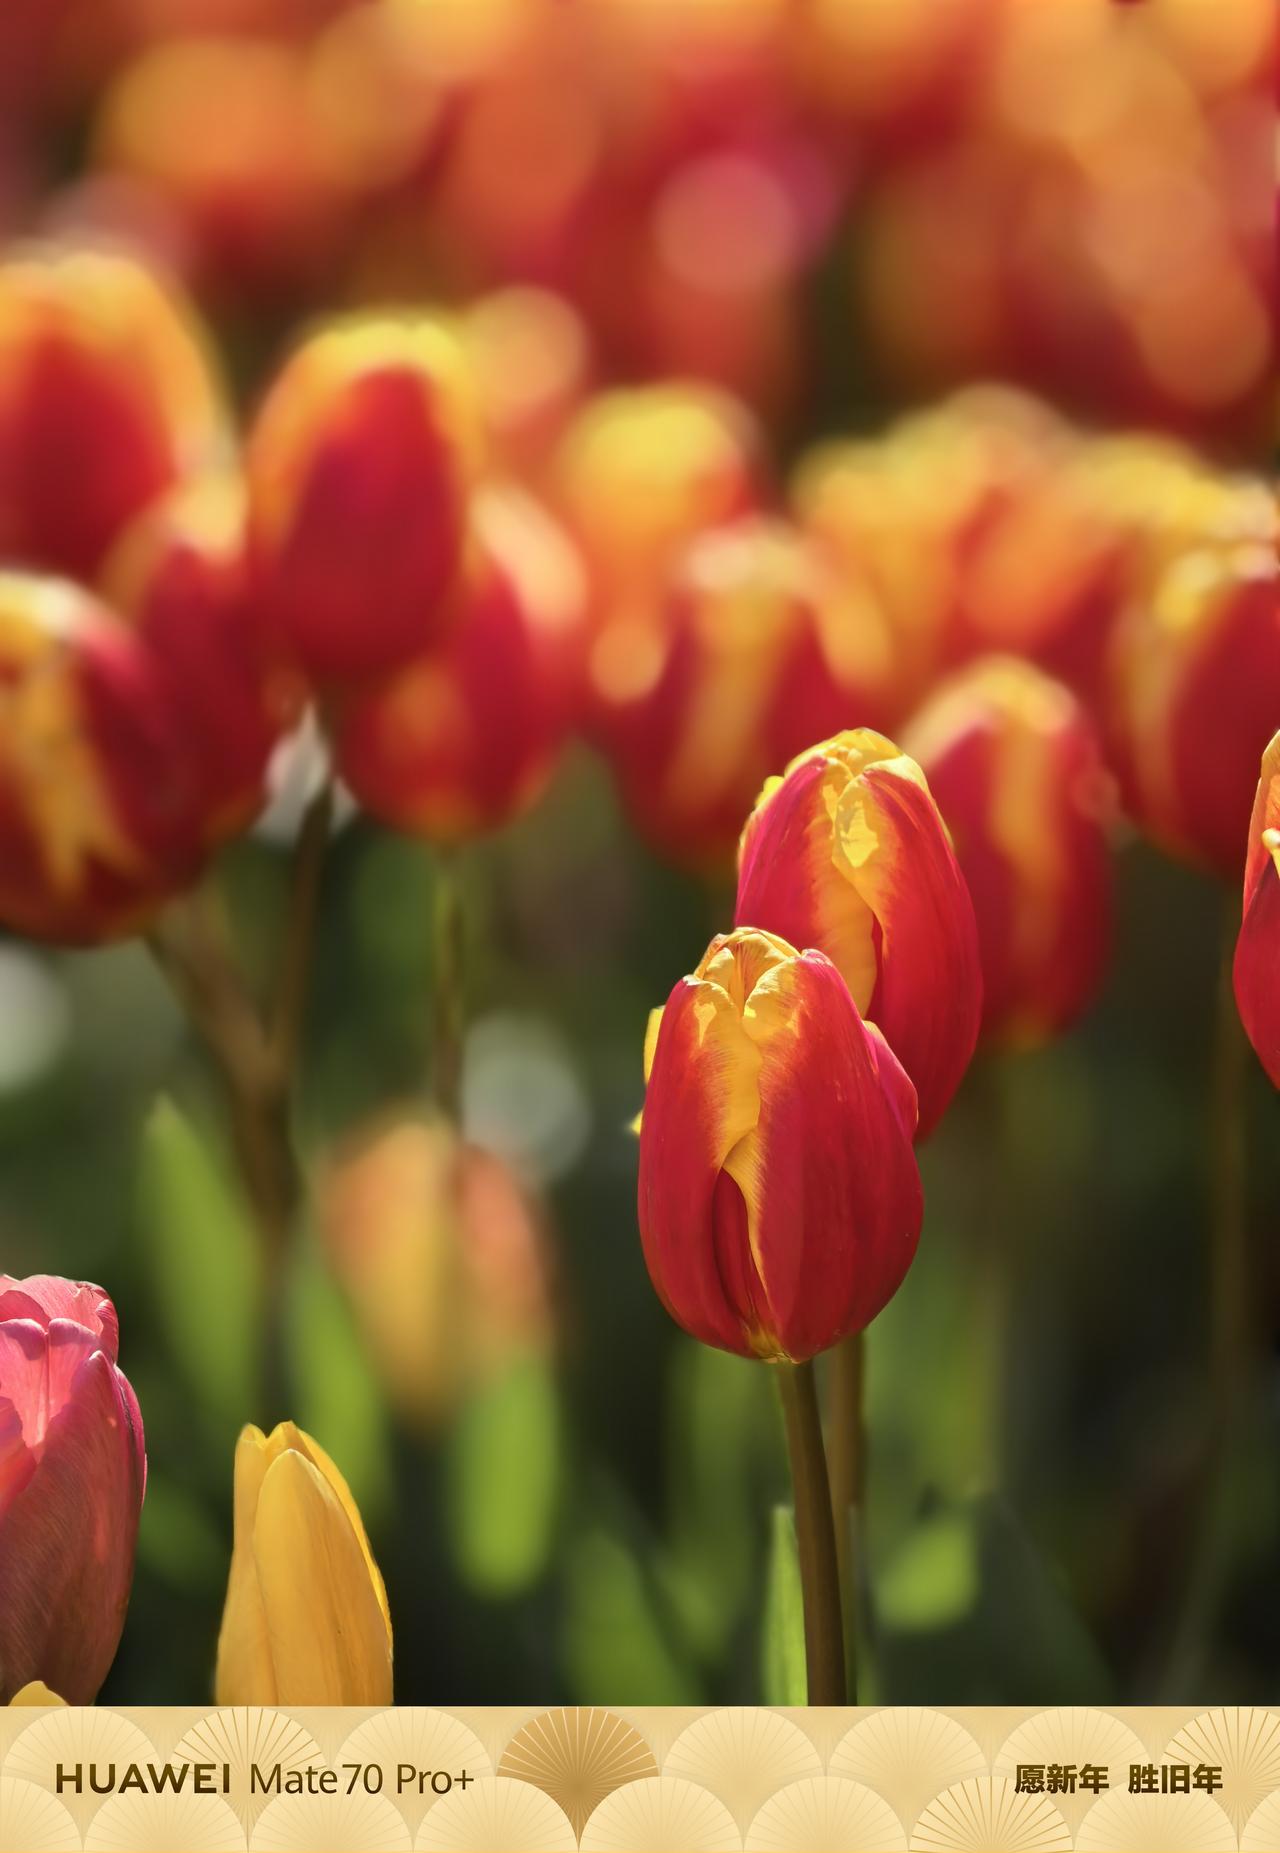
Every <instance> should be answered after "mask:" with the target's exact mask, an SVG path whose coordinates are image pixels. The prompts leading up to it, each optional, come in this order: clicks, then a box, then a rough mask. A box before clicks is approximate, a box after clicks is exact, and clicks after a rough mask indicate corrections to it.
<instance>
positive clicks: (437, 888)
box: [431, 851, 466, 1126]
mask: <svg viewBox="0 0 1280 1853" xmlns="http://www.w3.org/2000/svg"><path fill="white" fill-rule="evenodd" d="M432 902H433V906H432V942H433V952H434V957H433V961H432V997H431V1011H432V1039H431V1094H432V1099H433V1100H434V1102H435V1105H436V1107H437V1109H438V1110H439V1112H440V1113H441V1114H442V1116H443V1117H444V1118H445V1119H447V1120H449V1121H450V1122H451V1123H452V1124H453V1125H455V1126H458V1125H461V1123H462V1065H463V1047H464V1042H465V1037H466V991H465V974H466V959H465V924H466V923H465V918H464V909H463V896H462V881H461V868H460V865H459V861H458V856H457V852H456V851H441V853H440V854H439V855H438V857H437V859H436V871H435V885H434V889H433V894H432Z"/></svg>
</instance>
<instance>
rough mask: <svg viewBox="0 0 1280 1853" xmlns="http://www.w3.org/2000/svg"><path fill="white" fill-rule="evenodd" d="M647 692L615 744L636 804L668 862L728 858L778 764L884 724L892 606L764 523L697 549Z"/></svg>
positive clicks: (675, 580) (671, 599) (637, 697)
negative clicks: (865, 723)
mask: <svg viewBox="0 0 1280 1853" xmlns="http://www.w3.org/2000/svg"><path fill="white" fill-rule="evenodd" d="M663 625H664V630H665V638H664V642H663V645H662V654H661V658H660V660H659V662H658V663H657V664H656V666H655V667H654V668H653V669H652V670H651V672H650V675H649V679H648V682H647V684H646V685H644V686H643V687H642V688H640V689H638V690H637V691H636V692H635V693H634V694H633V696H632V698H631V699H630V700H629V701H627V702H625V703H621V702H620V703H619V704H618V706H617V708H616V709H615V712H614V715H613V719H612V724H611V727H610V731H609V734H608V737H607V739H606V740H605V742H604V745H605V750H606V752H607V753H608V755H609V758H610V761H611V763H612V765H613V768H614V771H615V772H616V774H617V777H618V782H619V785H620V787H621V791H622V796H623V800H624V802H625V804H626V807H627V810H628V812H629V813H630V815H631V817H632V819H633V820H634V822H635V824H636V826H637V828H638V829H639V830H640V832H641V834H642V835H644V836H645V837H646V838H647V839H648V840H649V841H650V842H651V843H652V844H653V845H654V846H655V847H656V848H657V849H658V850H660V851H661V852H662V853H663V854H665V855H668V856H670V857H672V859H673V860H675V861H679V862H687V863H692V864H695V865H697V864H699V863H704V864H705V863H711V864H714V863H716V862H723V863H724V864H726V865H727V864H728V862H729V861H730V859H731V857H732V855H733V849H734V845H735V844H736V843H737V840H738V837H739V835H740V833H741V829H742V820H743V818H744V817H745V816H746V814H747V812H748V810H749V809H750V806H751V802H752V800H753V798H754V797H755V796H756V794H757V792H758V791H759V789H760V786H761V783H762V782H763V780H764V778H765V776H766V774H767V773H768V771H769V768H770V767H771V766H776V765H778V764H780V763H783V762H785V761H786V759H787V758H788V757H789V756H790V755H791V754H792V753H795V752H797V751H799V749H800V748H801V747H802V746H804V745H805V744H806V742H808V741H810V740H813V739H820V738H821V737H822V736H823V735H824V734H826V733H829V732H830V731H831V730H832V728H835V727H840V726H842V725H845V724H847V723H848V722H849V721H852V720H862V719H868V718H876V719H878V718H880V716H879V710H878V707H877V696H876V690H877V688H878V685H879V675H880V671H881V668H882V666H883V663H884V660H885V639H884V630H883V624H882V620H881V614H880V611H879V608H878V607H877V606H876V605H875V604H874V603H873V602H871V600H870V599H868V598H867V597H866V595H865V593H864V592H863V590H862V589H861V588H860V587H859V586H858V585H856V584H855V583H850V582H847V581H844V580H842V579H840V578H839V577H837V576H836V575H835V574H834V573H832V572H830V571H829V570H828V568H827V567H826V565H825V563H824V562H823V560H822V559H821V557H820V556H819V555H818V554H817V552H816V551H815V549H814V548H813V547H812V545H811V544H810V543H809V542H808V541H806V540H805V538H804V537H803V535H801V534H799V533H797V532H796V531H795V530H794V529H793V528H790V527H788V526H787V525H786V524H784V523H782V522H778V521H771V520H767V519H764V518H763V517H755V518H750V519H748V520H745V521H741V522H736V523H734V524H732V525H731V526H728V527H723V528H720V529H718V530H717V531H716V532H715V533H712V534H707V535H705V536H704V537H703V538H702V539H700V540H698V541H695V542H694V543H693V545H692V546H690V547H689V548H688V550H687V551H686V552H685V554H684V555H683V557H682V558H681V560H680V562H679V565H678V567H677V568H676V570H675V571H674V572H673V574H672V576H671V582H670V585H669V588H668V594H667V600H666V604H665V607H664V611H663Z"/></svg>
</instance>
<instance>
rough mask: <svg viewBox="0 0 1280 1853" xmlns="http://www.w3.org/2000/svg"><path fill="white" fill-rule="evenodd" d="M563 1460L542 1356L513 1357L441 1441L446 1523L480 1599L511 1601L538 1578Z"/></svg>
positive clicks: (464, 1572)
mask: <svg viewBox="0 0 1280 1853" xmlns="http://www.w3.org/2000/svg"><path fill="white" fill-rule="evenodd" d="M560 1456H561V1423H560V1407H559V1402H558V1399H557V1396H556V1388H555V1383H554V1381H553V1378H552V1374H551V1370H550V1367H549V1365H548V1364H547V1363H546V1361H545V1360H544V1359H542V1358H538V1357H526V1358H520V1359H518V1360H517V1361H516V1362H515V1363H514V1364H512V1365H510V1366H509V1367H508V1368H507V1369H506V1371H504V1372H503V1374H502V1375H501V1376H499V1377H497V1378H496V1379H495V1380H494V1381H493V1382H492V1383H490V1384H486V1385H485V1386H484V1387H483V1388H481V1389H479V1390H478V1391H476V1392H475V1393H474V1394H473V1395H472V1396H471V1397H470V1398H469V1399H468V1401H467V1402H466V1404H465V1405H464V1407H463V1409H462V1412H461V1414H460V1415H459V1417H458V1419H457V1421H456V1422H455V1424H454V1426H453V1429H452V1431H451V1433H450V1435H449V1439H448V1442H447V1444H446V1453H445V1484H446V1488H447V1492H446V1521H447V1524H448V1530H449V1542H450V1547H451V1550H452V1553H453V1557H454V1560H455V1563H456V1565H457V1568H458V1573H459V1575H460V1576H461V1578H462V1579H463V1581H464V1582H465V1583H466V1584H467V1585H468V1587H469V1588H471V1589H473V1590H475V1591H476V1593H477V1594H479V1595H482V1596H486V1597H489V1598H492V1599H500V1598H504V1597H510V1596H516V1595H519V1594H520V1593H521V1592H522V1591H523V1590H525V1589H528V1588H529V1586H530V1585H531V1584H532V1583H534V1582H536V1581H537V1579H538V1578H539V1577H540V1576H541V1575H542V1573H543V1571H544V1570H545V1568H546V1565H547V1559H548V1557H549V1555H550V1551H551V1543H552V1537H553V1534H554V1530H555V1519H556V1508H557V1505H558V1500H559V1489H560V1466H561V1462H560Z"/></svg>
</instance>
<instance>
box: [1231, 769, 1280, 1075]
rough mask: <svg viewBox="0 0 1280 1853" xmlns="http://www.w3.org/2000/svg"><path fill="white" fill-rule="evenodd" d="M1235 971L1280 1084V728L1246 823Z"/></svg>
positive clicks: (1248, 1020) (1259, 1044) (1246, 1017)
mask: <svg viewBox="0 0 1280 1853" xmlns="http://www.w3.org/2000/svg"><path fill="white" fill-rule="evenodd" d="M1234 975H1235V987H1236V1002H1237V1004H1238V1005H1239V1007H1240V1020H1241V1022H1242V1023H1243V1024H1244V1026H1245V1030H1246V1031H1247V1033H1248V1037H1249V1040H1250V1042H1251V1043H1252V1044H1253V1046H1254V1048H1255V1049H1256V1050H1257V1052H1258V1060H1259V1061H1260V1062H1261V1063H1262V1066H1263V1067H1264V1068H1265V1069H1266V1071H1267V1073H1268V1074H1269V1075H1270V1076H1271V1079H1272V1080H1273V1081H1274V1082H1275V1084H1276V1086H1277V1087H1280V733H1278V734H1276V735H1275V737H1274V739H1273V740H1272V742H1271V744H1270V746H1269V747H1268V748H1267V750H1266V752H1265V753H1264V754H1263V757H1262V777H1261V779H1260V780H1259V781H1258V795H1257V798H1256V799H1255V801H1254V806H1253V818H1252V821H1251V822H1250V825H1249V846H1248V852H1247V859H1246V861H1245V865H1244V920H1243V923H1242V925H1241V928H1240V938H1239V939H1238V940H1237V942H1236V957H1235V974H1234Z"/></svg>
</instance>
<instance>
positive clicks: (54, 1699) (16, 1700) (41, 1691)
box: [9, 1679, 67, 1705]
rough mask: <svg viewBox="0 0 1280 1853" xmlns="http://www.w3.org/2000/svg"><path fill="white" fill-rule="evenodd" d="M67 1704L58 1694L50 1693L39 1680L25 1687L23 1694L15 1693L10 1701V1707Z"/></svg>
mask: <svg viewBox="0 0 1280 1853" xmlns="http://www.w3.org/2000/svg"><path fill="white" fill-rule="evenodd" d="M66 1702H67V1701H66V1700H65V1699H60V1698H59V1697H58V1695H57V1693H56V1692H50V1690H49V1688H48V1686H46V1685H44V1684H43V1682H42V1681H41V1680H38V1679H33V1680H32V1681H31V1682H30V1684H28V1685H25V1686H24V1687H23V1688H22V1690H21V1692H15V1693H14V1695H13V1697H12V1698H11V1699H10V1700H9V1703H10V1705H65V1704H66Z"/></svg>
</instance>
